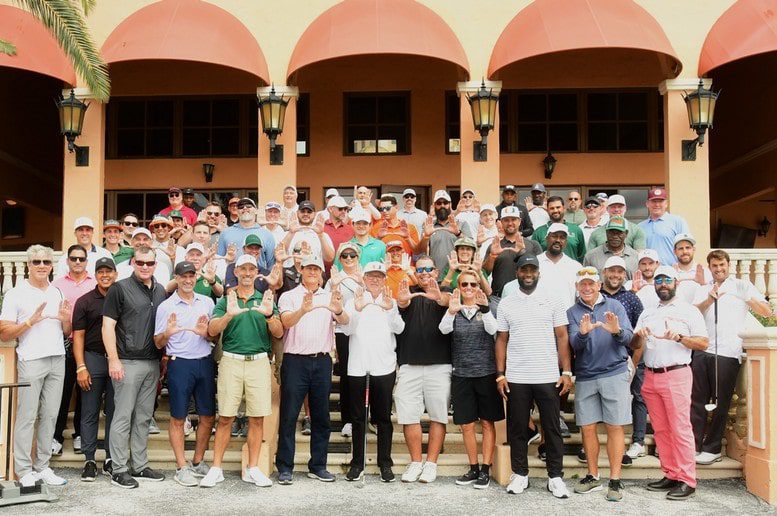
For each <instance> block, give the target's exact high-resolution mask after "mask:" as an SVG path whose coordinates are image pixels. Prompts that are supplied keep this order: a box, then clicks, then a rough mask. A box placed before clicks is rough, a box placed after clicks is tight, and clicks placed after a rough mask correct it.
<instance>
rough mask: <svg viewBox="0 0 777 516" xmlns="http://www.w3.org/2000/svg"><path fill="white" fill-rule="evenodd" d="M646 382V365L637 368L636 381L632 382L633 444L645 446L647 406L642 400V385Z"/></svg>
mask: <svg viewBox="0 0 777 516" xmlns="http://www.w3.org/2000/svg"><path fill="white" fill-rule="evenodd" d="M644 381H645V363H644V362H643V363H640V364H639V365H638V366H637V372H636V373H635V374H634V379H633V380H631V395H632V396H633V398H632V399H631V423H632V426H633V427H634V433H633V434H632V436H631V440H632V442H635V443H639V444H643V445H644V444H645V431H646V429H647V414H648V411H647V406H646V405H645V400H643V399H642V383H643V382H644Z"/></svg>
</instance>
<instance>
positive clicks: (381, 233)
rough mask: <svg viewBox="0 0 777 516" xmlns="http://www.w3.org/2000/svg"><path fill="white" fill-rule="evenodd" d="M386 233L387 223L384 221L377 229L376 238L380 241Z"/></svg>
mask: <svg viewBox="0 0 777 516" xmlns="http://www.w3.org/2000/svg"><path fill="white" fill-rule="evenodd" d="M387 233H388V221H387V220H385V219H384V220H382V221H381V222H380V228H379V229H378V238H379V239H382V238H383V237H385V236H386V234H387Z"/></svg>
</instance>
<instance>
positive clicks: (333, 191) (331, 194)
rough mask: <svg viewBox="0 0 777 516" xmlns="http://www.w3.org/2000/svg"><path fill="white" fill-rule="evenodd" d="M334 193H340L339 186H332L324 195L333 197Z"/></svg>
mask: <svg viewBox="0 0 777 516" xmlns="http://www.w3.org/2000/svg"><path fill="white" fill-rule="evenodd" d="M333 195H340V192H338V191H337V188H330V189H329V190H327V191H326V194H325V195H324V197H332V196H333Z"/></svg>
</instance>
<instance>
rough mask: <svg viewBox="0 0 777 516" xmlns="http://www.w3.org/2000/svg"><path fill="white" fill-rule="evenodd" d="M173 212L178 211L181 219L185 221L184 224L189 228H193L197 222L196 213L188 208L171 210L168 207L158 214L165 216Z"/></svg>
mask: <svg viewBox="0 0 777 516" xmlns="http://www.w3.org/2000/svg"><path fill="white" fill-rule="evenodd" d="M173 210H178V211H180V212H181V215H183V218H184V219H186V223H187V224H189V225H190V226H193V225H194V223H195V222H197V212H196V211H194V210H193V209H191V208H189V207H188V206H181V207H180V208H173V207H172V206H168V207H167V208H165V209H164V210H162V211H160V212H159V214H160V215H165V216H167V215H168V214H169V213H170V212H171V211H173Z"/></svg>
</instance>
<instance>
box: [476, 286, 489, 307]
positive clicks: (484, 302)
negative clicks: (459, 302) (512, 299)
mask: <svg viewBox="0 0 777 516" xmlns="http://www.w3.org/2000/svg"><path fill="white" fill-rule="evenodd" d="M475 304H477V305H478V306H488V296H487V295H486V293H485V292H483V291H482V290H480V287H478V291H477V293H476V294H475Z"/></svg>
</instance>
